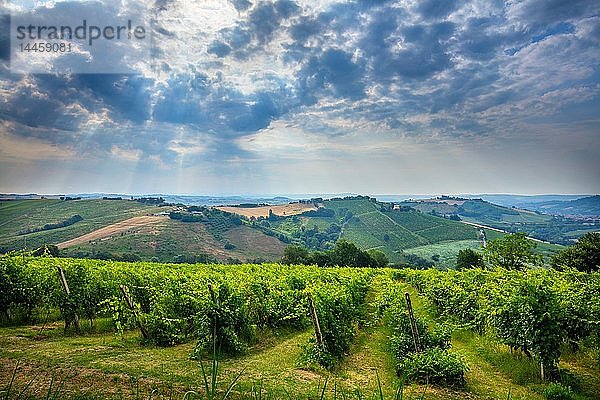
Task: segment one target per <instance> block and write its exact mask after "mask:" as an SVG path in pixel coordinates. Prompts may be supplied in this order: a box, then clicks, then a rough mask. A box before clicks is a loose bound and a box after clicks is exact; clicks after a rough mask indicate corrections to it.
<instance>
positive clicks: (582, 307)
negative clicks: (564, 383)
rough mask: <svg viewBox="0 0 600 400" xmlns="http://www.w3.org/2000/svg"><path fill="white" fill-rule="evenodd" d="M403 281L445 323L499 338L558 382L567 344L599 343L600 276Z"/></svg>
mask: <svg viewBox="0 0 600 400" xmlns="http://www.w3.org/2000/svg"><path fill="white" fill-rule="evenodd" d="M397 275H398V276H399V277H401V278H403V279H406V280H407V281H408V282H410V283H411V284H413V285H414V286H415V287H417V289H418V290H419V291H421V292H422V293H423V294H424V295H425V296H426V297H427V298H428V299H429V300H430V301H431V302H432V303H433V304H434V306H435V307H436V309H437V311H438V312H439V313H440V314H441V315H442V316H443V317H446V318H450V319H456V320H458V322H461V323H463V324H465V325H466V326H469V327H472V328H474V329H475V330H477V331H479V332H483V331H486V330H488V331H491V332H493V333H495V334H496V335H497V336H498V337H499V338H500V339H501V340H502V342H503V343H505V344H507V345H509V346H511V347H512V348H515V349H519V350H521V351H522V352H523V353H525V354H527V355H529V356H531V357H534V358H536V359H537V360H538V361H540V362H542V363H543V364H544V370H545V375H546V376H547V377H549V378H551V379H555V378H557V377H558V370H557V363H558V360H559V357H560V354H561V347H562V345H563V344H564V343H570V344H572V345H576V344H577V343H579V342H581V341H582V340H586V339H592V340H591V342H592V343H597V342H595V341H594V340H593V339H594V338H595V337H597V331H598V329H597V325H598V321H600V297H599V296H598V295H597V294H598V293H599V291H598V290H599V289H600V274H599V273H591V274H589V273H582V272H575V271H573V270H571V271H569V272H564V273H561V272H558V271H555V270H541V269H540V270H533V271H532V270H530V271H527V272H525V273H523V272H521V271H509V270H505V269H497V270H494V271H484V270H481V269H472V270H465V271H462V272H456V271H447V272H440V271H435V270H428V271H414V270H402V271H398V272H397Z"/></svg>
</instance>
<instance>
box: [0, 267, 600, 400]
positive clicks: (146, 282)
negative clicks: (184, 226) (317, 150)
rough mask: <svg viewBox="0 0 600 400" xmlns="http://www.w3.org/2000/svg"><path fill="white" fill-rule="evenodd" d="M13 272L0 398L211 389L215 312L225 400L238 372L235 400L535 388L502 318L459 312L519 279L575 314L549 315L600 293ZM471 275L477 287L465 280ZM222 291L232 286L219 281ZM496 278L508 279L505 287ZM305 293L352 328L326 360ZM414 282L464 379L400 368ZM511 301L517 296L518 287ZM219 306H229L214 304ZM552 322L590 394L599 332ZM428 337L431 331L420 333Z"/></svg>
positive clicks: (156, 394) (288, 274) (226, 274)
mask: <svg viewBox="0 0 600 400" xmlns="http://www.w3.org/2000/svg"><path fill="white" fill-rule="evenodd" d="M58 264H60V265H61V266H62V267H63V268H64V269H65V275H66V277H67V279H68V281H69V284H70V287H71V295H70V297H68V298H65V296H64V294H63V293H62V289H61V286H60V283H59V281H58V275H57V272H56V265H58ZM6 276H10V277H11V280H10V281H9V282H10V283H9V284H8V286H7V285H6V282H7V281H6V280H2V282H4V284H5V285H4V286H3V287H4V288H5V292H4V293H5V296H8V297H6V298H4V299H5V300H6V299H8V300H9V302H6V301H4V302H2V303H1V304H0V312H1V315H3V316H5V315H6V310H7V307H10V309H11V314H12V320H11V322H10V323H9V324H8V323H7V320H6V319H3V320H2V321H3V322H2V323H3V325H4V327H0V360H1V362H0V396H2V398H3V399H4V398H10V399H16V398H30V399H42V398H66V399H100V398H108V399H123V398H132V399H134V398H135V399H140V398H143V399H147V398H161V399H166V398H172V399H183V398H188V399H189V398H193V399H198V398H207V397H208V398H210V396H209V395H207V394H206V389H205V386H204V378H203V374H202V369H201V366H200V361H199V359H198V358H197V357H196V358H191V355H192V354H195V350H194V349H195V348H197V346H198V345H199V344H200V343H204V342H203V340H204V339H205V338H206V335H209V336H210V334H211V332H212V328H210V326H211V324H212V323H211V318H208V319H206V316H210V315H213V316H218V317H212V318H218V319H217V320H218V321H220V322H219V324H224V325H223V326H228V327H229V328H228V330H222V331H221V330H219V331H218V332H222V333H220V335H232V334H234V335H235V337H236V338H237V340H238V341H239V342H222V343H229V346H233V347H229V348H230V349H233V348H236V349H238V350H236V351H235V352H234V353H229V352H225V353H223V354H222V355H221V358H220V365H219V367H218V370H217V373H216V375H215V376H216V394H217V395H218V396H215V398H222V396H223V395H225V393H226V392H227V389H228V387H229V385H230V384H231V383H232V382H233V383H235V384H234V386H233V388H232V390H231V392H230V393H229V397H228V398H232V399H256V398H270V399H287V398H293V399H321V398H324V399H339V398H348V399H367V398H368V399H380V398H385V399H393V398H397V397H395V395H396V393H397V390H398V389H399V388H400V389H401V390H402V393H403V395H404V398H413V399H416V398H419V399H457V400H458V399H465V398H469V399H505V398H509V396H510V398H511V399H540V400H541V399H544V396H543V392H544V390H547V388H548V385H549V383H548V382H545V381H543V380H542V379H541V378H540V369H539V362H538V361H537V360H536V359H535V358H534V359H530V358H529V357H527V356H526V355H525V354H524V353H523V352H521V351H519V350H511V349H510V348H509V347H508V346H507V345H506V344H505V343H506V339H502V337H501V336H497V334H496V332H501V331H498V329H502V326H503V325H502V324H500V325H495V324H497V323H501V322H502V320H498V322H494V319H493V317H490V319H486V320H485V321H489V324H491V325H489V326H488V325H486V324H487V323H488V322H485V323H484V327H483V331H482V330H481V329H469V328H468V325H464V324H462V323H461V321H462V320H461V319H460V318H463V317H462V316H464V315H471V314H469V313H475V314H472V315H477V314H476V313H483V314H486V313H488V312H493V310H494V308H491V309H489V310H488V308H485V307H481V308H477V307H478V306H477V305H478V304H485V303H478V302H475V303H474V302H472V301H471V299H472V298H474V296H480V297H481V298H482V299H483V298H488V297H489V300H490V301H492V302H491V303H489V305H488V306H487V307H490V306H491V305H493V304H495V303H494V301H496V300H497V299H500V298H503V299H504V298H505V297H504V296H506V295H509V294H510V293H515V294H516V293H520V289H519V288H520V287H521V286H523V285H529V284H530V282H531V283H532V284H533V285H534V286H533V287H536V288H537V289H536V290H537V291H539V294H540V295H544V293H553V296H555V297H554V298H553V300H552V301H553V302H554V303H553V304H556V305H560V306H561V307H565V310H566V311H568V312H566V313H562V312H561V313H554V312H553V313H552V314H549V315H548V314H546V317H545V318H551V319H552V320H554V319H557V321H558V320H560V321H562V322H564V323H567V325H565V326H572V327H575V325H571V322H572V321H571V319H572V318H576V315H577V314H578V313H579V312H585V313H586V315H588V319H589V320H592V321H593V320H594V319H596V318H597V317H598V310H599V308H597V305H598V304H597V302H598V298H597V297H596V298H594V297H593V296H592V297H589V296H590V295H592V293H593V292H594V290H597V288H598V287H600V286H599V285H600V279H599V277H600V275H599V274H598V273H593V274H582V273H573V272H569V273H561V272H556V271H551V270H550V271H546V270H537V271H531V272H530V273H529V274H528V275H527V276H524V275H523V274H522V273H520V272H511V271H506V270H495V271H481V270H472V271H469V272H465V273H452V274H450V273H447V272H436V271H434V270H431V271H411V270H390V269H362V268H354V269H348V268H325V269H320V268H316V267H311V266H280V265H275V264H271V265H239V266H226V265H200V264H197V265H186V264H182V265H173V264H154V263H119V262H106V261H96V260H73V259H52V258H37V259H35V258H26V259H24V260H23V259H22V258H21V257H16V258H7V257H3V258H0V278H1V279H4V277H6ZM82 278H85V279H82ZM498 281H502V282H504V284H503V285H498ZM473 282H475V283H477V286H475V287H474V288H471V286H469V285H472V284H473ZM541 282H543V284H542V285H541V286H540V283H541ZM209 283H210V284H211V285H212V287H214V291H215V296H216V297H215V300H211V295H210V293H209V292H210V290H211V289H210V288H209V286H208V284H209ZM120 284H123V285H126V286H128V287H129V290H130V293H131V296H132V298H133V301H134V302H135V303H136V304H138V305H139V309H138V312H139V315H140V318H141V321H142V324H143V325H144V326H145V327H146V328H147V330H148V332H149V338H148V339H146V340H143V339H142V338H141V334H140V331H139V330H138V329H137V328H136V325H135V324H134V323H133V321H129V322H127V321H128V318H129V317H130V316H131V314H128V313H127V311H126V309H125V308H123V307H125V306H124V303H123V302H122V300H121V299H120V297H119V296H120V292H119V289H118V286H119V285H120ZM448 285H454V287H455V290H454V291H447V290H446V289H447V287H448ZM461 285H462V286H461ZM17 287H27V288H30V289H35V290H31V291H27V292H26V296H25V297H23V296H21V295H19V292H18V291H14V289H16V288H17ZM224 287H226V288H228V289H225V291H223V290H222V288H224ZM416 288H418V289H419V291H421V294H419V293H418V292H417V290H416ZM489 288H498V289H502V290H504V291H506V294H504V292H503V291H502V290H497V291H494V290H491V291H490V290H489ZM511 288H513V289H514V292H511V290H513V289H511ZM461 290H467V291H466V292H464V293H463V292H461ZM308 292H311V293H312V296H313V297H314V299H315V307H316V312H317V315H318V316H319V319H320V320H321V326H322V330H323V335H325V337H326V338H328V339H327V340H334V341H333V342H332V343H338V342H335V340H341V339H340V338H342V336H338V335H339V333H340V332H344V331H347V330H349V331H348V332H349V333H351V336H350V337H349V339H350V342H347V343H348V347H346V348H345V350H344V351H343V352H342V353H340V355H339V356H338V357H337V358H336V361H335V364H334V366H333V368H331V369H329V370H328V369H326V368H324V367H323V366H320V365H319V364H318V363H316V362H315V361H311V360H310V359H306V358H305V356H304V355H303V354H305V350H304V348H306V346H310V343H311V341H313V342H314V340H315V339H314V338H315V333H314V330H313V328H312V325H311V323H310V318H309V317H308V309H307V302H306V293H308ZM405 292H408V293H410V295H411V297H412V302H413V306H414V308H415V313H416V315H417V318H418V320H420V321H423V323H425V325H422V327H421V328H420V329H423V326H425V327H427V326H429V328H426V329H434V328H435V327H441V326H447V328H444V329H450V331H449V333H448V334H449V335H450V336H448V338H449V342H448V344H449V345H450V346H451V347H450V349H449V350H448V352H449V354H458V357H460V358H461V359H462V360H463V361H465V362H466V363H467V365H468V370H466V372H465V373H464V379H465V381H464V384H461V385H459V386H454V385H452V384H450V385H448V384H441V383H423V382H421V381H418V380H411V381H408V382H404V383H403V380H402V379H401V378H400V377H399V376H398V375H397V373H396V370H397V368H399V367H397V365H399V364H397V359H396V358H395V357H397V356H396V355H395V354H396V353H394V352H392V347H391V346H393V345H392V342H391V341H390V337H392V336H393V335H395V334H396V333H394V332H396V331H394V330H390V329H391V328H390V323H393V321H394V320H393V319H391V320H390V317H391V316H393V315H396V314H393V313H391V314H390V313H388V312H387V311H386V310H394V309H395V308H394V307H398V308H399V310H400V311H401V312H402V310H404V307H405V306H404V293H405ZM535 293H537V292H534V294H535ZM149 294H150V295H149ZM496 296H500V297H498V298H497V299H496ZM86 299H90V300H93V301H91V302H90V301H88V300H86ZM102 299H114V302H112V303H109V304H112V306H111V307H121V308H120V310H122V311H121V312H122V313H123V314H121V313H119V314H118V315H116V314H115V313H114V311H112V312H111V311H110V310H111V309H105V308H102V307H100V308H98V307H96V304H98V303H102V302H101V300H102ZM495 299H496V300H495ZM111 301H113V300H111ZM506 301H512V302H514V301H521V300H519V299H516V300H515V299H513V298H511V297H510V296H509V297H506ZM500 304H501V303H500ZM519 304H522V310H523V311H522V312H536V311H535V309H530V308H528V307H529V306H527V303H519ZM215 307H216V308H215ZM473 307H475V308H473ZM494 307H499V306H494ZM113 310H114V309H113ZM211 310H221V311H220V312H219V313H217V314H213V312H214V311H211ZM225 310H227V311H225ZM331 310H339V311H340V312H337V311H336V312H334V313H331ZM342 310H344V311H342ZM447 310H456V311H457V314H456V315H454V314H452V315H451V316H450V317H449V316H448V315H447ZM463 310H464V311H463ZM498 310H502V308H498ZM466 311H468V312H466ZM541 311H542V312H543V310H541ZM73 312H75V313H78V314H79V315H80V317H81V318H82V332H81V333H80V334H76V333H75V332H74V330H73V327H71V328H70V329H69V330H68V331H67V332H66V333H65V332H64V330H63V326H64V322H63V316H65V315H67V316H68V315H72V314H71V313H73ZM221 312H225V314H220V313H221ZM128 315H129V316H128ZM490 315H493V314H490ZM192 317H193V318H192ZM2 318H5V317H2ZM329 318H333V319H334V320H335V321H334V320H330V319H329ZM565 318H566V319H565ZM569 318H571V319H569ZM90 319H91V321H93V325H90V321H88V320H90ZM562 319H565V320H564V321H563V320H562ZM26 320H29V322H25V321H26ZM117 320H119V321H124V323H125V325H124V328H125V329H124V330H123V331H122V332H121V333H119V331H115V325H114V321H117ZM212 321H215V320H212ZM482 321H483V320H482ZM207 322H208V326H206V325H205V324H206V323H207ZM562 322H561V323H562ZM330 323H334V325H330ZM219 326H221V325H219ZM333 326H335V327H336V328H335V329H332V328H333ZM580 327H581V328H584V326H580ZM207 328H208V329H207ZM246 328H250V331H246ZM435 329H437V328H435ZM531 329H533V330H534V336H533V337H537V338H540V337H541V338H543V336H536V334H535V332H536V329H540V328H539V327H537V326H536V325H532V326H531ZM581 332H585V329H584V330H583V331H581ZM556 334H558V335H562V336H559V337H561V338H562V339H561V340H564V344H563V345H561V346H560V358H559V363H558V366H559V367H560V368H562V369H563V374H567V375H565V376H568V379H569V381H568V382H570V383H569V385H570V386H572V389H573V391H574V393H575V395H576V397H573V398H575V399H594V398H596V397H595V395H596V394H597V393H598V391H600V364H599V362H600V360H599V359H598V348H597V342H594V341H593V340H590V339H593V338H594V336H593V334H585V333H584V335H583V336H573V337H579V339H577V340H578V342H579V344H580V346H579V350H577V351H576V350H574V349H573V348H572V347H570V346H568V345H567V335H571V334H576V333H575V332H574V331H573V332H572V333H571V331H569V330H568V331H560V332H556ZM421 335H422V336H421V337H422V338H423V337H425V336H426V335H425V332H424V331H421ZM590 335H591V336H590ZM224 337H230V336H224ZM336 338H337V339H336ZM536 340H539V339H536ZM542 340H543V339H542ZM327 343H329V342H327ZM548 343H549V344H548V345H549V346H552V345H554V344H552V343H553V342H548ZM594 343H595V344H594ZM328 346H329V345H328ZM327 348H328V349H329V347H327ZM334 348H335V347H332V348H331V349H334ZM229 351H231V350H229ZM328 351H333V350H328ZM535 354H536V353H534V357H537V356H535ZM199 357H200V359H201V360H202V363H203V365H204V367H205V368H208V367H209V366H210V363H211V357H212V356H211V352H210V351H208V352H201V353H199ZM209 375H210V371H209ZM208 378H209V380H210V376H208ZM565 379H567V378H565ZM325 382H327V384H326V386H325ZM324 386H325V387H324ZM186 393H187V397H185V396H186ZM194 393H197V394H194ZM509 394H510V395H509Z"/></svg>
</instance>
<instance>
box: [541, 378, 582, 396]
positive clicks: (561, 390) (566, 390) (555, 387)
mask: <svg viewBox="0 0 600 400" xmlns="http://www.w3.org/2000/svg"><path fill="white" fill-rule="evenodd" d="M543 395H544V398H545V399H547V400H571V399H575V394H574V393H573V391H572V390H571V388H570V387H569V386H563V385H561V384H560V383H555V382H552V383H550V384H549V385H548V386H546V389H544V393H543Z"/></svg>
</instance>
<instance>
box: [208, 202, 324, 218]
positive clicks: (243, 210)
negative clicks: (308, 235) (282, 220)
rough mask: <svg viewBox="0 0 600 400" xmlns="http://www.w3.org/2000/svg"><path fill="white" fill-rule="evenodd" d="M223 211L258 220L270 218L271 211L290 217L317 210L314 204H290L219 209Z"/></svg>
mask: <svg viewBox="0 0 600 400" xmlns="http://www.w3.org/2000/svg"><path fill="white" fill-rule="evenodd" d="M217 208H218V209H219V210H221V211H225V212H229V213H233V214H238V215H241V216H243V217H246V218H251V217H254V218H258V217H265V218H266V217H268V216H269V210H272V211H273V214H275V215H279V216H288V215H298V214H302V213H303V212H306V211H312V210H316V209H317V207H315V206H314V205H313V204H303V203H290V204H280V205H277V206H262V207H230V206H227V207H217Z"/></svg>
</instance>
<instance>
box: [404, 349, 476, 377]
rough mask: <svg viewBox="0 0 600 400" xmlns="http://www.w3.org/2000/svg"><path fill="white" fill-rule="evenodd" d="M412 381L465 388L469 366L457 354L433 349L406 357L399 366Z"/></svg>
mask: <svg viewBox="0 0 600 400" xmlns="http://www.w3.org/2000/svg"><path fill="white" fill-rule="evenodd" d="M399 367H400V368H399V369H400V370H401V371H402V373H403V374H404V376H405V377H406V378H407V379H409V380H412V381H417V382H421V383H432V384H435V385H443V386H464V385H465V384H466V380H465V372H466V371H467V370H468V367H467V364H466V363H465V361H464V360H463V359H462V357H461V356H460V355H458V354H455V353H448V351H446V350H443V349H440V348H437V347H433V348H430V349H426V350H425V351H423V352H422V353H414V354H411V355H410V356H408V357H406V358H405V359H404V361H403V362H401V364H400V366H399Z"/></svg>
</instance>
